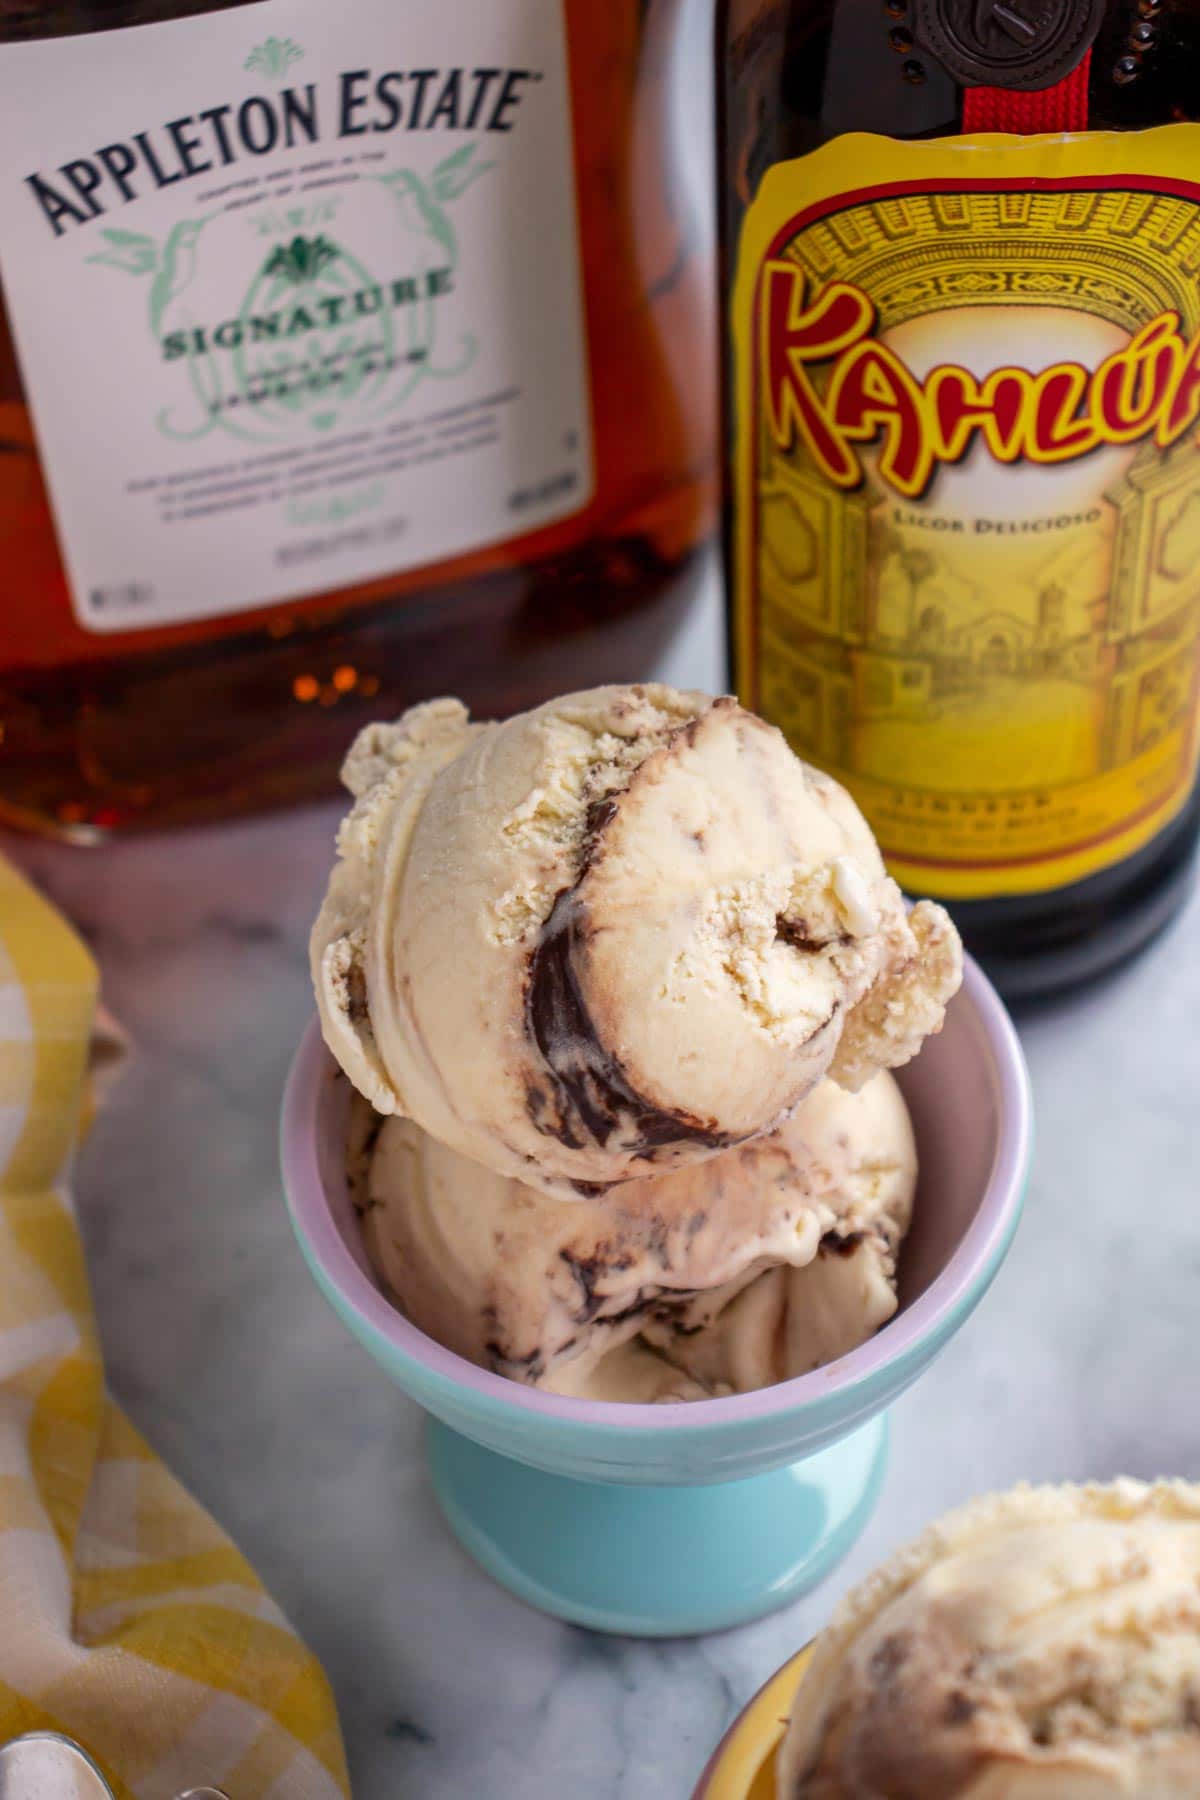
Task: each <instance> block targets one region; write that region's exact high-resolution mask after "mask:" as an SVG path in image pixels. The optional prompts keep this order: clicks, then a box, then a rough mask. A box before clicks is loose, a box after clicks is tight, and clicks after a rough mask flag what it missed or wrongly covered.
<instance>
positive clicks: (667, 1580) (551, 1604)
mask: <svg viewBox="0 0 1200 1800" xmlns="http://www.w3.org/2000/svg"><path fill="white" fill-rule="evenodd" d="M428 1448H429V1464H430V1469H431V1471H432V1474H433V1484H434V1488H435V1490H436V1492H437V1496H438V1499H439V1501H440V1502H441V1505H442V1510H443V1511H444V1513H445V1515H446V1518H447V1519H448V1520H449V1523H450V1526H451V1529H452V1530H453V1532H454V1534H455V1536H456V1537H457V1538H458V1539H459V1541H460V1543H461V1544H462V1545H463V1546H464V1548H465V1549H466V1550H468V1551H469V1552H470V1554H471V1555H472V1556H473V1557H474V1558H475V1560H476V1562H478V1563H480V1564H481V1565H482V1566H483V1568H484V1569H486V1570H487V1572H488V1574H489V1575H492V1576H494V1578H495V1579H496V1580H497V1581H499V1582H500V1583H501V1584H502V1585H503V1586H504V1587H506V1588H508V1589H509V1590H510V1591H511V1592H512V1593H514V1594H516V1595H517V1597H518V1598H519V1599H521V1600H524V1601H527V1602H528V1604H529V1605H531V1606H536V1607H538V1608H540V1609H541V1611H543V1612H547V1613H552V1614H553V1615H554V1616H555V1617H556V1618H559V1619H568V1620H570V1621H571V1622H572V1623H573V1624H576V1625H588V1626H591V1627H592V1629H593V1630H595V1631H614V1632H621V1633H628V1634H631V1635H633V1636H637V1637H684V1636H690V1635H694V1634H696V1633H698V1632H702V1631H719V1630H721V1629H722V1628H723V1627H725V1626H729V1625H743V1624H745V1623H746V1622H747V1621H748V1620H750V1619H757V1618H760V1617H761V1616H762V1615H763V1614H764V1613H769V1612H773V1611H774V1610H775V1609H776V1608H777V1607H780V1606H784V1605H786V1603H787V1602H788V1601H789V1600H794V1599H796V1598H797V1596H799V1595H800V1594H803V1593H806V1592H807V1591H808V1589H809V1588H811V1587H815V1585H816V1584H817V1582H819V1581H821V1580H822V1579H823V1578H824V1577H825V1575H827V1574H828V1572H829V1571H830V1569H832V1568H833V1566H834V1564H835V1563H837V1562H839V1561H840V1560H841V1558H842V1557H843V1556H844V1555H845V1554H846V1552H847V1551H848V1550H849V1549H850V1547H851V1546H852V1545H853V1543H854V1542H855V1540H856V1539H857V1538H858V1536H859V1534H860V1532H861V1531H862V1529H863V1527H864V1526H865V1525H866V1522H867V1520H868V1519H869V1518H870V1516H871V1513H872V1511H873V1510H874V1506H875V1502H876V1500H877V1499H878V1497H879V1492H880V1488H881V1486H882V1483H883V1472H884V1468H885V1465H886V1462H887V1421H886V1418H885V1417H883V1416H880V1417H878V1418H875V1419H872V1420H871V1421H870V1423H869V1424H866V1425H863V1426H860V1427H859V1428H858V1429H857V1430H856V1431H854V1432H852V1433H851V1434H850V1435H849V1436H848V1437H845V1438H843V1439H841V1441H840V1442H839V1443H836V1444H833V1445H831V1446H830V1447H829V1448H828V1449H825V1450H821V1451H818V1452H817V1453H816V1454H815V1455H813V1456H809V1457H806V1458H805V1459H804V1460H803V1461H802V1462H797V1463H791V1464H789V1465H788V1466H787V1467H785V1468H782V1469H774V1470H772V1471H771V1472H770V1473H768V1474H765V1475H754V1476H751V1477H750V1478H749V1479H748V1480H744V1481H725V1482H718V1483H715V1484H713V1485H711V1486H699V1487H685V1486H680V1487H643V1486H637V1485H634V1484H630V1485H625V1484H618V1483H609V1482H593V1481H576V1480H573V1479H571V1478H570V1477H568V1476H564V1475H549V1474H546V1473H544V1472H543V1471H542V1470H540V1469H532V1468H529V1467H527V1466H526V1465H525V1464H524V1463H519V1462H514V1461H512V1460H511V1458H509V1457H506V1456H501V1455H498V1454H497V1453H496V1452H495V1451H494V1450H485V1449H484V1448H483V1447H482V1446H481V1445H479V1444H476V1443H473V1442H472V1441H471V1440H470V1439H469V1438H465V1437H461V1436H459V1434H458V1433H457V1432H454V1431H451V1430H450V1429H449V1427H448V1426H446V1425H443V1424H441V1423H440V1422H439V1421H438V1420H436V1419H431V1420H430V1422H429V1437H428Z"/></svg>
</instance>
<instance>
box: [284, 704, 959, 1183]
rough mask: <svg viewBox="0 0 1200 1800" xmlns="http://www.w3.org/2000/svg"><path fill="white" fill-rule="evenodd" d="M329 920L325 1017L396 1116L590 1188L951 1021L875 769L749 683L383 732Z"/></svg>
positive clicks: (708, 1143)
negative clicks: (767, 710)
mask: <svg viewBox="0 0 1200 1800" xmlns="http://www.w3.org/2000/svg"><path fill="white" fill-rule="evenodd" d="M345 779H346V782H347V785H348V786H349V787H350V789H351V791H352V792H353V793H354V794H355V795H356V797H357V798H356V804H355V806H354V808H353V810H352V812H351V813H350V815H349V816H348V818H347V819H346V820H345V822H344V823H343V826H342V829H341V833H340V836H339V851H340V860H339V862H338V865H337V867H336V868H335V870H334V873H333V876H332V878H331V881H330V884H329V891H328V894H327V897H326V900H325V904H324V906H323V907H322V910H321V913H320V917H319V918H318V920H317V924H316V926H315V929H314V932H313V940H312V957H313V975H314V981H315V985H316V990H317V998H318V1003H319V1007H320V1011H321V1018H322V1024H323V1029H324V1032H325V1036H326V1040H327V1042H328V1044H329V1046H330V1048H331V1049H332V1051H333V1052H334V1054H335V1056H337V1058H338V1060H339V1061H340V1062H341V1064H342V1066H343V1068H344V1069H345V1070H346V1072H347V1073H348V1074H349V1076H350V1077H351V1079H352V1080H353V1081H354V1083H355V1085H356V1086H357V1087H358V1088H359V1089H360V1091H361V1092H362V1093H363V1094H364V1095H365V1096H366V1098H367V1099H369V1100H370V1101H371V1103H372V1104H373V1106H374V1107H375V1108H376V1109H377V1111H379V1112H381V1113H399V1114H403V1115H405V1116H406V1117H408V1118H409V1119H411V1120H412V1121H413V1122H414V1123H415V1124H417V1125H419V1126H420V1127H421V1128H422V1129H423V1130H425V1131H427V1132H429V1133H430V1134H431V1135H432V1136H433V1137H435V1138H437V1139H440V1140H441V1141H442V1142H443V1143H445V1144H447V1145H448V1146H450V1147H451V1148H453V1149H454V1150H457V1151H459V1152H461V1153H462V1154H463V1155H465V1156H467V1157H469V1158H471V1159H472V1160H473V1161H475V1162H478V1163H481V1164H483V1165H484V1166H486V1167H487V1168H489V1169H491V1170H492V1171H494V1172H495V1173H496V1174H497V1175H501V1176H507V1177H514V1178H516V1179H518V1180H521V1181H523V1182H525V1183H526V1184H529V1185H533V1186H537V1187H540V1188H541V1189H543V1190H544V1191H546V1192H551V1193H557V1194H560V1195H563V1196H567V1197H576V1198H577V1197H579V1195H580V1194H585V1195H586V1194H594V1193H596V1192H597V1191H599V1190H601V1189H603V1188H605V1187H608V1186H610V1185H612V1184H615V1183H619V1182H626V1181H630V1180H635V1179H638V1178H641V1177H644V1176H645V1175H647V1174H648V1173H652V1172H654V1171H656V1170H657V1171H661V1170H663V1169H669V1168H671V1167H674V1166H676V1165H679V1164H682V1163H687V1162H694V1161H698V1160H701V1159H703V1158H706V1157H709V1156H712V1155H715V1154H717V1153H719V1152H721V1151H724V1150H728V1149H729V1148H730V1147H731V1146H734V1145H737V1144H740V1143H744V1142H747V1141H748V1140H750V1139H752V1138H754V1137H756V1136H758V1135H760V1134H761V1133H763V1132H767V1131H770V1130H772V1129H773V1128H774V1127H775V1126H777V1125H778V1124H779V1123H780V1122H781V1121H782V1120H783V1119H785V1118H786V1117H787V1115H788V1114H789V1113H790V1112H791V1110H792V1109H793V1108H794V1107H795V1106H796V1105H797V1104H798V1102H799V1101H800V1100H801V1099H803V1097H804V1096H805V1095H806V1094H807V1093H809V1092H810V1091H811V1090H812V1088H814V1087H815V1086H816V1084H817V1082H818V1081H820V1080H821V1079H822V1078H823V1077H824V1076H825V1075H826V1074H831V1075H832V1076H833V1077H834V1078H835V1079H837V1080H838V1081H840V1082H842V1083H843V1084H844V1085H846V1086H848V1087H857V1086H860V1085H861V1084H862V1083H863V1082H864V1081H866V1080H868V1079H869V1078H870V1076H871V1075H872V1074H873V1073H874V1072H875V1071H876V1070H877V1069H879V1068H884V1067H896V1066H898V1065H899V1064H900V1063H902V1062H904V1061H906V1060H907V1059H908V1058H909V1057H910V1056H912V1055H913V1054H914V1053H915V1051H916V1050H917V1049H918V1048H919V1046H920V1043H921V1041H922V1040H923V1038H924V1037H925V1036H926V1035H927V1034H928V1033H929V1032H930V1031H933V1030H936V1029H937V1028H938V1026H939V1025H940V1023H941V1018H942V1013H943V1010H944V1007H945V1004H946V1001H947V1000H948V999H949V997H950V996H951V995H952V994H953V992H954V991H955V989H956V988H957V986H958V983H959V980H960V978H961V950H960V946H959V942H958V937H957V934H956V933H955V931H954V928H953V926H952V925H951V923H950V921H949V919H948V918H947V916H946V914H945V913H944V912H943V911H942V910H941V908H939V907H936V906H933V905H932V904H930V903H928V902H925V903H922V904H921V905H919V906H918V907H917V908H916V909H915V910H914V912H913V913H912V915H911V918H910V917H909V916H908V915H907V913H906V910H905V907H904V904H903V901H902V899H901V896H900V893H899V890H898V889H897V888H896V886H895V883H894V882H892V881H891V880H890V879H889V878H888V877H887V875H886V874H885V872H884V867H883V863H882V860H881V858H880V854H879V851H878V849H877V847H876V845H875V841H874V839H873V837H872V835H871V832H870V829H869V828H868V826H867V824H866V822H865V820H864V819H863V817H862V815H861V813H860V812H859V811H858V808H857V807H856V806H855V804H854V802H853V801H852V800H851V799H850V797H849V795H848V794H847V793H846V792H845V791H844V790H843V789H842V788H841V787H839V786H838V785H837V783H836V782H834V781H832V780H831V779H830V778H829V777H827V776H825V775H822V774H820V773H819V772H818V771H816V770H814V769H811V768H809V767H808V766H807V765H805V764H804V763H802V762H801V761H800V760H799V759H798V758H797V757H796V756H794V755H793V754H792V752H791V751H790V750H789V748H788V746H787V744H786V742H785V741H784V739H783V737H782V736H781V734H780V733H779V732H778V731H776V730H775V729H774V728H773V727H771V726H768V725H765V724H764V723H763V722H762V721H761V720H759V719H757V718H756V717H754V715H753V714H751V713H748V712H746V711H744V710H743V708H742V707H740V706H739V705H738V704H737V703H736V701H734V700H731V699H728V698H725V699H718V700H713V699H710V698H709V697H708V696H706V695H703V694H691V693H679V692H677V691H675V690H674V689H672V688H667V687H661V686H634V687H608V688H597V689H595V690H593V691H591V692H587V693H582V694H573V695H568V696H566V697H565V698H563V699H561V700H557V701H554V702H551V703H550V704H548V705H546V706H542V707H539V708H537V709H536V710H535V711H533V712H529V713H524V714H521V715H519V716H517V717H515V718H512V719H509V720H506V721H505V722H503V723H500V724H489V725H482V726H481V725H475V724H472V723H471V722H470V721H469V720H468V718H467V714H466V712H465V710H464V709H463V708H462V707H461V706H460V705H459V704H458V703H457V702H456V701H452V700H440V701H433V702H430V703H428V704H427V705H425V706H421V707H416V708H414V709H413V710H412V711H411V712H409V713H406V714H405V715H404V717H403V718H402V719H401V720H400V721H399V722H398V723H397V724H395V725H391V726H382V725H381V726H375V727H371V728H369V729H368V730H367V731H366V732H364V733H363V734H362V735H361V736H360V738H359V740H358V742H357V743H356V745H355V746H354V748H353V750H352V751H351V754H350V756H349V758H348V760H347V763H346V768H345Z"/></svg>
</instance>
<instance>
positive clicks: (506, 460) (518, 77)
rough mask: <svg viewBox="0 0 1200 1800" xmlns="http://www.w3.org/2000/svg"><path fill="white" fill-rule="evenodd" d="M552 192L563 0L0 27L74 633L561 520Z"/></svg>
mask: <svg viewBox="0 0 1200 1800" xmlns="http://www.w3.org/2000/svg"><path fill="white" fill-rule="evenodd" d="M398 13H401V14H402V17H401V18H399V19H398V17H397V14H398ZM575 210H576V209H575V181H574V159H573V149H572V132H571V120H570V96H569V90H568V80H567V60H566V28H565V15H564V12H563V6H562V0H503V4H499V3H498V4H495V5H492V6H480V5H479V4H478V3H477V0H437V4H436V5H430V6H405V7H403V8H397V7H396V6H395V4H394V3H393V0H340V3H339V4H336V5H335V4H332V3H331V0H263V3H262V4H259V5H254V6H234V7H229V8H227V9H226V10H224V11H221V12H206V13H203V14H202V15H199V16H196V17H192V18H183V19H175V20H171V21H169V22H164V23H156V24H147V25H136V26H130V27H127V28H124V29H121V30H117V31H97V32H92V33H85V34H80V35H71V36H67V37H47V38H42V39H34V40H30V41H28V42H25V41H23V42H20V43H10V44H0V276H2V278H3V286H4V297H5V303H6V305H7V308H8V311H9V316H10V318H11V320H12V325H13V334H14V338H15V341H16V345H17V352H18V355H19V358H20V362H21V369H22V374H23V377H24V382H25V387H26V389H27V391H28V393H29V396H30V402H31V406H32V410H33V416H34V422H35V426H36V430H37V435H38V445H39V450H40V452H41V455H42V460H43V462H44V465H45V469H46V474H47V478H48V484H49V490H50V497H51V500H52V502H53V505H54V512H55V521H56V524H57V527H58V534H59V539H60V543H61V546H62V552H63V558H64V561H65V563H66V567H67V570H68V573H69V576H70V585H71V595H72V600H73V604H74V609H75V614H76V617H77V619H78V621H79V623H80V624H81V625H83V626H84V627H86V628H87V629H88V630H91V631H94V632H106V633H109V632H117V633H120V632H126V631H137V630H141V629H142V628H143V627H146V626H155V627H157V626H164V625H174V624H181V623H183V622H185V621H187V620H192V619H202V618H211V617H216V616H219V615H221V614H233V613H238V612H243V611H246V610H247V609H249V608H253V607H257V606H261V605H264V604H267V603H272V602H275V601H280V600H294V599H301V598H303V597H305V596H308V595H313V594H323V593H327V592H328V591H330V590H331V589H341V588H345V587H349V586H351V585H354V584H357V583H360V582H366V581H374V580H376V579H379V578H382V577H387V576H389V575H392V574H395V573H396V572H398V571H401V570H405V569H412V568H419V567H422V566H425V565H429V564H432V563H437V562H440V561H442V560H444V559H447V558H450V557H456V556H459V555H462V554H465V553H468V552H471V551H474V550H477V549H479V548H480V547H481V546H483V545H485V544H492V543H497V542H501V541H503V540H505V539H507V538H516V537H521V536H524V535H525V534H526V533H528V532H529V531H531V530H533V529H535V528H536V527H540V526H545V525H550V524H553V523H555V522H556V521H558V520H560V519H564V518H566V517H568V516H569V515H571V514H572V513H575V512H578V511H579V510H580V509H581V508H582V507H583V506H585V505H586V504H587V502H588V500H589V498H590V495H591V491H592V460H591V442H592V439H591V418H590V396H589V393H588V362H587V343H586V336H585V326H584V316H583V303H582V282H581V273H580V263H579V252H578V244H577V232H576V216H575Z"/></svg>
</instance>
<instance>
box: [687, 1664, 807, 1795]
mask: <svg viewBox="0 0 1200 1800" xmlns="http://www.w3.org/2000/svg"><path fill="white" fill-rule="evenodd" d="M811 1655H812V1645H811V1644H809V1645H807V1646H806V1647H805V1648H804V1649H803V1650H801V1651H800V1652H799V1654H798V1655H796V1656H793V1658H792V1660H791V1662H787V1663H784V1665H783V1667H782V1669H779V1670H777V1671H776V1673H775V1674H774V1675H772V1677H771V1679H770V1681H768V1682H767V1685H766V1686H765V1687H762V1688H759V1690H758V1692H757V1694H755V1696H754V1698H753V1700H751V1702H750V1704H749V1706H748V1707H747V1708H746V1709H745V1711H744V1712H742V1713H739V1714H738V1716H737V1718H736V1719H735V1720H734V1722H733V1724H732V1725H731V1726H730V1728H729V1730H728V1731H727V1732H726V1733H725V1736H724V1737H723V1738H722V1739H721V1742H720V1743H719V1744H718V1745H717V1748H716V1750H715V1751H714V1753H713V1758H712V1761H711V1762H710V1763H709V1765H708V1767H707V1769H705V1771H704V1773H703V1775H702V1776H701V1777H700V1785H699V1787H698V1788H697V1789H696V1792H695V1795H694V1796H693V1800H778V1795H777V1791H776V1787H775V1752H776V1751H777V1750H778V1748H779V1745H780V1741H781V1740H782V1738H783V1733H784V1729H785V1727H786V1725H787V1721H788V1714H789V1713H790V1712H791V1710H792V1701H793V1700H794V1699H795V1696H796V1689H797V1688H798V1687H799V1686H800V1677H801V1676H802V1675H803V1673H804V1671H805V1668H806V1667H807V1666H808V1659H809V1657H810V1656H811Z"/></svg>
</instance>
